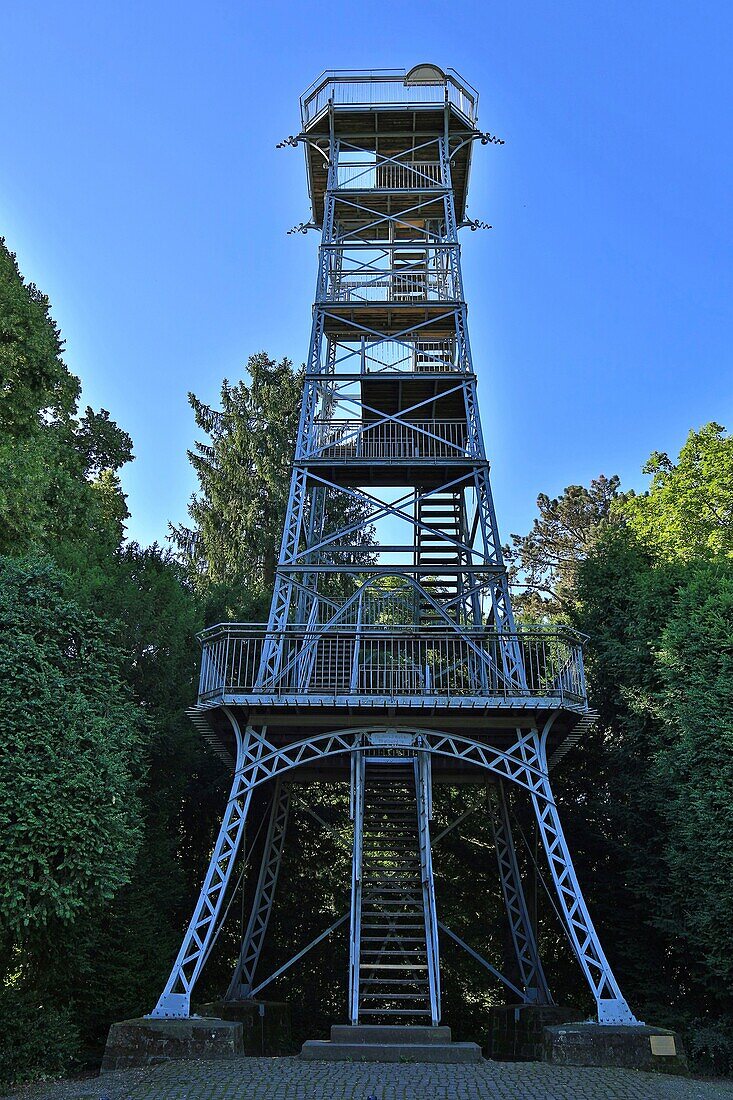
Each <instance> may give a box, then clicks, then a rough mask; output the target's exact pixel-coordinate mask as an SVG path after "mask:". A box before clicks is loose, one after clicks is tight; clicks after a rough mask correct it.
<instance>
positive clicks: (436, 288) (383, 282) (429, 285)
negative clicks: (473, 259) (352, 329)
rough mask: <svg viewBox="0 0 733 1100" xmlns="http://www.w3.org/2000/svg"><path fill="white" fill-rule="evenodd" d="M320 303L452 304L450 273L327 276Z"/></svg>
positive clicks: (452, 293)
mask: <svg viewBox="0 0 733 1100" xmlns="http://www.w3.org/2000/svg"><path fill="white" fill-rule="evenodd" d="M322 300H323V301H327V302H349V303H363V302H453V301H456V293H455V290H454V286H453V278H452V277H451V275H450V273H449V272H447V271H445V272H442V271H440V272H429V271H401V270H398V271H394V270H390V271H383V272H379V273H375V274H374V275H368V276H365V275H364V274H363V273H360V272H354V273H353V274H352V273H349V272H337V271H334V272H332V273H330V274H329V277H328V281H327V284H326V291H325V294H324V297H323V299H322Z"/></svg>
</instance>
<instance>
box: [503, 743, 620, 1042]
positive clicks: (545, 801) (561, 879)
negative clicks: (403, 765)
mask: <svg viewBox="0 0 733 1100" xmlns="http://www.w3.org/2000/svg"><path fill="white" fill-rule="evenodd" d="M548 728H549V727H545V731H544V732H543V733H542V734H540V733H539V732H538V731H537V730H533V731H532V733H531V734H530V736H529V737H526V736H523V735H522V734H521V732H520V734H519V737H520V744H521V746H522V756H523V758H524V761H525V763H527V764H529V765H530V766H532V767H533V768H534V769H536V770H535V771H534V773H533V774H532V788H533V789H532V795H531V797H532V804H533V807H534V811H535V814H536V816H537V823H538V825H539V830H540V836H541V837H542V843H543V846H544V849H545V853H546V855H547V860H548V863H549V865H550V874H551V875H552V881H553V883H554V885H555V890H556V892H557V898H558V901H559V904H560V911H561V913H562V915H563V918H564V921H565V927H566V929H567V932H568V935H569V937H570V941H571V944H572V946H573V950H574V951H575V954H576V956H577V959H578V962H579V963H580V966H581V968H582V970H583V973H584V975H585V978H586V981H587V982H588V985H589V986H590V989H591V992H592V993H593V996H594V998H595V1001H596V1008H597V1012H598V1022H599V1024H638V1023H639V1021H638V1020H637V1019H636V1017H635V1016H634V1014H633V1012H632V1011H631V1009H630V1008H629V1006H628V1004H627V1003H626V1000H625V998H624V996H623V994H622V992H621V988H620V986H619V984H618V982H617V981H616V978H615V977H614V974H613V971H612V970H611V966H610V964H609V962H608V959H607V958H606V956H605V954H604V951H603V948H602V947H601V942H600V940H599V938H598V933H597V932H596V930H595V927H594V925H593V921H592V920H591V916H590V913H589V912H588V907H587V905H586V904H585V898H584V897H583V893H582V890H581V889H580V884H579V883H578V878H577V875H576V874H575V868H574V867H573V861H572V859H571V856H570V849H569V848H568V844H567V841H566V839H565V834H564V832H563V828H562V824H561V822H560V815H559V813H558V810H557V806H556V805H555V799H554V797H553V793H552V787H551V786H550V777H549V774H548V767H547V752H546V744H545V743H546V737H547V732H548Z"/></svg>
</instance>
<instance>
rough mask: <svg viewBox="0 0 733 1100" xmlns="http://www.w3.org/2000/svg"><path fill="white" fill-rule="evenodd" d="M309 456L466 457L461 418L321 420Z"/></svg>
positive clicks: (365, 458) (367, 458)
mask: <svg viewBox="0 0 733 1100" xmlns="http://www.w3.org/2000/svg"><path fill="white" fill-rule="evenodd" d="M308 454H309V456H311V457H313V458H328V459H338V460H339V461H344V462H349V461H370V462H371V461H380V460H395V459H417V460H421V459H443V458H453V459H456V458H466V457H468V456H469V454H470V450H469V448H468V433H467V425H466V421H465V420H387V421H383V422H380V423H378V424H374V425H370V424H369V422H368V421H367V422H364V421H362V420H322V421H320V422H318V423H317V424H316V434H315V438H314V441H313V444H312V446H311V447H310V448H309V450H308Z"/></svg>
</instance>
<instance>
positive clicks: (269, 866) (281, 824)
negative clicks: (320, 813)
mask: <svg viewBox="0 0 733 1100" xmlns="http://www.w3.org/2000/svg"><path fill="white" fill-rule="evenodd" d="M289 808H290V787H289V786H288V785H287V784H286V783H283V782H282V781H281V780H280V779H276V780H275V791H274V793H273V796H272V809H271V810H270V821H269V823H268V827H267V836H266V837H265V847H264V851H263V853H262V864H261V866H260V874H259V878H258V880H257V887H256V889H255V894H254V899H253V902H252V910H251V913H250V917H249V922H248V924H247V930H246V932H245V934H244V938H243V940H242V949H241V952H240V955H239V960H238V962H237V965H236V967H235V969H234V974H233V975H232V980H231V982H230V983H229V989H228V990H227V994H226V997H225V1000H227V1001H241V1000H243V999H244V998H246V997H249V996H250V994H251V991H252V987H253V985H254V977H255V972H256V970H257V964H258V962H259V959H260V954H261V952H262V945H263V943H264V942H265V935H266V933H267V925H268V923H269V921H270V914H271V912H272V905H273V901H274V899H275V889H276V887H277V879H278V875H279V873H280V862H281V860H282V853H283V845H284V844H285V833H286V831H287V827H288V814H289Z"/></svg>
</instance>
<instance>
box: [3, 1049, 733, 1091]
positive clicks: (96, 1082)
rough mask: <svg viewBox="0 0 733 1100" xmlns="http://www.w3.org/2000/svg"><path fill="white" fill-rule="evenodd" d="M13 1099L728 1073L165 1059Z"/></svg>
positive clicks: (596, 1086) (590, 1081)
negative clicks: (159, 1063)
mask: <svg viewBox="0 0 733 1100" xmlns="http://www.w3.org/2000/svg"><path fill="white" fill-rule="evenodd" d="M16 1096H17V1097H18V1098H19V1100H494V1098H496V1100H733V1082H732V1081H700V1080H690V1079H689V1078H680V1077H665V1076H661V1075H659V1076H658V1075H656V1074H649V1073H635V1072H633V1071H631V1070H621V1069H617V1070H612V1069H580V1068H571V1067H564V1066H547V1065H541V1064H539V1063H524V1064H518V1063H507V1062H503V1063H502V1062H483V1063H481V1064H479V1065H466V1066H460V1065H458V1066H434V1065H424V1064H423V1065H415V1064H413V1065H407V1064H405V1065H385V1064H381V1065H380V1064H374V1063H371V1064H366V1063H361V1064H357V1063H343V1062H342V1063H333V1062H301V1061H299V1060H298V1059H297V1058H242V1059H236V1060H231V1061H221V1062H186V1063H181V1062H170V1063H168V1064H167V1065H162V1066H156V1067H155V1068H153V1069H147V1070H126V1071H124V1072H120V1073H112V1074H107V1075H106V1076H105V1077H101V1078H94V1079H88V1080H85V1081H74V1082H72V1081H62V1082H58V1083H56V1084H53V1085H45V1086H34V1087H32V1088H27V1089H24V1090H23V1091H21V1092H19V1093H17V1094H16Z"/></svg>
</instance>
